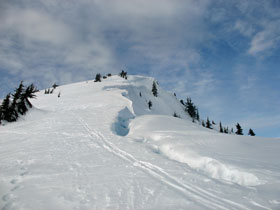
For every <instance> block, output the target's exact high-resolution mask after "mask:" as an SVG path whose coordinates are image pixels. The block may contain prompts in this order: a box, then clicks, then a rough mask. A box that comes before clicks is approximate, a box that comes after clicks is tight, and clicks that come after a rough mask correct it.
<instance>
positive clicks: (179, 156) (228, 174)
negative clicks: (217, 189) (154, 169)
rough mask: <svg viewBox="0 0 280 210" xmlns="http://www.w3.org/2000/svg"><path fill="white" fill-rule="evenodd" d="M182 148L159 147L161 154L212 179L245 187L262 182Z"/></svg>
mask: <svg viewBox="0 0 280 210" xmlns="http://www.w3.org/2000/svg"><path fill="white" fill-rule="evenodd" d="M181 148H182V147H181V146H176V145H174V144H171V143H170V144H163V145H161V146H160V147H159V151H160V153H162V154H164V155H165V156H166V157H168V158H170V159H171V160H176V161H179V162H181V163H186V164H188V165H189V166H190V167H191V168H193V169H195V170H198V171H201V172H202V173H205V174H206V175H208V176H209V177H211V178H214V179H218V180H224V181H229V182H232V183H236V184H239V185H243V186H256V185H260V184H262V182H261V181H260V180H259V179H258V177H256V176H255V175H254V174H251V173H248V172H244V171H242V170H241V169H238V168H234V167H233V166H231V165H226V164H223V163H221V162H219V161H218V160H215V159H213V158H210V157H203V156H199V155H198V154H195V152H193V151H186V150H184V151H182V149H181Z"/></svg>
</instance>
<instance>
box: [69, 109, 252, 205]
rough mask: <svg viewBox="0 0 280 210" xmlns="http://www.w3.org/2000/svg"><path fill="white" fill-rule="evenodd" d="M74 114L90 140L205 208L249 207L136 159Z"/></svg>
mask: <svg viewBox="0 0 280 210" xmlns="http://www.w3.org/2000/svg"><path fill="white" fill-rule="evenodd" d="M74 116H75V118H76V119H77V120H78V121H79V122H80V124H81V125H82V126H83V127H84V128H85V130H86V131H87V132H88V133H89V135H90V136H91V137H92V140H93V141H96V140H98V143H99V145H100V146H101V147H103V148H104V149H106V150H107V151H108V152H110V153H113V154H115V155H116V156H117V157H119V158H121V159H124V160H126V161H127V162H129V163H130V164H131V165H133V166H134V167H136V168H139V169H141V170H142V171H144V172H146V173H148V174H149V175H150V176H152V177H153V178H155V179H156V180H157V181H160V182H162V183H164V184H166V185H168V186H169V187H172V188H173V189H175V190H176V191H178V192H180V193H182V194H183V195H185V196H187V197H191V198H193V201H194V202H198V204H199V205H203V206H204V207H205V208H210V207H211V209H229V207H225V206H228V205H231V206H232V208H233V209H235V208H237V209H249V208H247V207H246V206H244V205H241V204H239V203H236V202H233V201H230V200H227V199H223V198H220V197H217V196H215V195H214V194H212V193H210V192H208V191H206V190H204V189H201V188H199V187H197V186H194V185H192V184H188V185H187V184H184V183H182V182H180V181H179V180H178V179H176V178H175V177H173V176H171V175H169V174H168V173H167V172H165V171H164V170H163V169H162V168H160V167H158V166H156V165H154V164H152V163H149V162H145V161H140V160H137V159H136V158H135V157H134V156H133V155H131V154H129V153H127V152H125V151H123V150H121V149H120V148H118V147H117V146H116V145H114V144H113V143H112V142H110V141H109V140H107V139H106V137H105V136H104V135H103V134H102V133H100V132H98V131H96V130H93V129H91V128H90V127H89V125H88V124H87V123H86V122H85V120H83V119H82V118H81V117H79V116H78V115H74ZM132 206H133V205H132Z"/></svg>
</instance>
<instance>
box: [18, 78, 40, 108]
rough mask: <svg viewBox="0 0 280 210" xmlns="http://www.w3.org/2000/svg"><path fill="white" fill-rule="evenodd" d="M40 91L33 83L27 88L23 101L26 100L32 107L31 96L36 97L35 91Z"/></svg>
mask: <svg viewBox="0 0 280 210" xmlns="http://www.w3.org/2000/svg"><path fill="white" fill-rule="evenodd" d="M38 91H39V90H37V89H36V87H35V86H34V84H33V83H32V84H31V85H29V86H28V87H27V88H26V90H25V91H24V93H23V94H22V97H23V98H22V99H23V101H25V102H26V103H27V105H28V106H29V107H30V108H32V104H31V103H30V101H29V98H36V95H35V93H36V92H38Z"/></svg>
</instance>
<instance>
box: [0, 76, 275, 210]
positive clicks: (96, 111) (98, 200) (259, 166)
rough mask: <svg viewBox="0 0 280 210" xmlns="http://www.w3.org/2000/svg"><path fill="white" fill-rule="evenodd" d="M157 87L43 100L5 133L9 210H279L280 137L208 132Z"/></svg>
mask: <svg viewBox="0 0 280 210" xmlns="http://www.w3.org/2000/svg"><path fill="white" fill-rule="evenodd" d="M152 82H153V79H152V78H147V77H141V76H129V78H128V80H124V79H123V78H120V77H119V76H113V77H110V78H108V79H106V80H103V81H102V82H101V83H94V82H93V81H87V82H81V83H75V84H71V85H65V86H60V87H58V88H57V89H56V90H55V92H54V94H51V95H45V94H43V91H42V92H39V93H38V94H37V95H38V98H37V100H32V103H33V104H34V106H35V108H34V109H32V110H31V111H30V112H28V114H27V115H26V116H24V117H23V118H22V119H20V120H19V121H18V122H16V123H11V124H8V125H6V126H1V127H0V208H1V209H2V210H7V209H280V161H279V153H278V152H279V149H280V139H265V138H259V137H245V136H236V135H226V134H220V133H218V132H216V131H213V130H209V129H205V128H203V127H201V126H199V125H197V124H194V123H192V122H191V120H190V119H189V117H188V116H186V115H185V113H184V111H183V108H182V106H181V104H180V103H179V102H178V100H177V99H176V98H175V97H174V96H173V94H171V93H167V92H165V91H164V90H162V89H159V97H157V98H155V97H154V96H153V95H152V93H151V88H152ZM59 91H61V97H60V98H58V97H57V94H58V93H59ZM140 92H141V95H142V97H140ZM149 100H151V101H152V103H153V106H152V109H151V110H149V109H148V105H147V102H148V101H149ZM174 112H176V113H177V114H178V115H180V116H181V118H182V119H179V118H174V117H173V116H172V115H173V114H174Z"/></svg>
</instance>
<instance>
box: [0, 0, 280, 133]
mask: <svg viewBox="0 0 280 210" xmlns="http://www.w3.org/2000/svg"><path fill="white" fill-rule="evenodd" d="M279 66H280V1H278V0H235V1H222V0H185V1H182V0H153V1H143V0H133V1H132V0H106V1H104V0H81V1H74V0H60V1H57V0H24V1H23V0H13V1H6V2H1V4H0V97H3V96H4V95H6V94H7V93H8V92H10V91H12V90H13V89H14V88H15V87H16V86H17V85H18V83H19V81H21V80H24V81H25V83H27V84H28V83H31V82H34V83H35V84H36V85H37V86H38V87H39V88H40V89H43V88H46V87H49V86H50V85H51V84H53V83H54V82H57V83H59V84H67V83H71V82H77V81H83V80H88V79H92V78H93V77H94V75H95V74H96V73H98V72H100V73H109V72H111V73H118V72H119V71H120V70H121V69H125V70H126V71H128V73H129V74H141V75H148V76H153V77H155V78H156V79H157V80H158V81H159V83H160V85H161V86H162V87H163V88H165V89H167V90H171V91H173V92H176V93H177V96H178V98H180V99H181V98H182V99H185V98H186V97H187V96H190V97H191V98H192V99H193V101H194V103H195V104H196V105H197V106H198V107H199V110H200V113H201V115H202V117H203V118H206V117H207V116H209V117H210V119H213V120H214V121H217V122H218V121H220V120H221V121H222V123H223V124H224V125H228V126H229V127H234V125H235V124H236V122H239V123H240V124H241V126H242V127H243V128H244V132H245V133H247V132H248V129H249V128H250V127H252V128H253V130H254V131H255V132H256V134H257V135H260V136H268V137H280V85H279V81H280V69H279Z"/></svg>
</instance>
